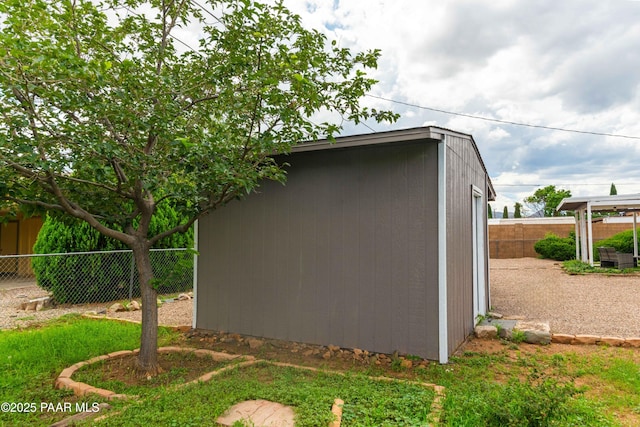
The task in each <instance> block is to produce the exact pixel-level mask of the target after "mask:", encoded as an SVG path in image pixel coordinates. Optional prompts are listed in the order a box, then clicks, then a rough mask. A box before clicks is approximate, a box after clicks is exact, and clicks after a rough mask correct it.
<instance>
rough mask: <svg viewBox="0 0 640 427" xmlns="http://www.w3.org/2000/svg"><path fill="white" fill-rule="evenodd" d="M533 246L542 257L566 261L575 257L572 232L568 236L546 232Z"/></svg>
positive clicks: (574, 241)
mask: <svg viewBox="0 0 640 427" xmlns="http://www.w3.org/2000/svg"><path fill="white" fill-rule="evenodd" d="M533 248H534V249H535V251H536V253H538V254H539V255H540V256H541V257H542V258H548V259H554V260H556V261H566V260H569V259H574V258H575V257H576V240H575V236H574V234H573V233H571V234H570V235H569V237H559V236H557V235H555V234H553V233H548V234H547V235H546V236H545V238H544V239H542V240H538V241H537V242H536V244H535V245H534V246H533Z"/></svg>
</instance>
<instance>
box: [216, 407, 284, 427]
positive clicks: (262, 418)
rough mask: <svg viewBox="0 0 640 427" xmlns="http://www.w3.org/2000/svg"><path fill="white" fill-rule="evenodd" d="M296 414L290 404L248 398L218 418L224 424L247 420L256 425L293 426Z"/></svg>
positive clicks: (267, 426)
mask: <svg viewBox="0 0 640 427" xmlns="http://www.w3.org/2000/svg"><path fill="white" fill-rule="evenodd" d="M294 417H295V414H294V413H293V409H291V407H289V406H285V405H281V404H280V403H276V402H270V401H268V400H247V401H245V402H240V403H238V404H236V405H233V406H232V407H231V408H229V409H228V410H227V412H225V413H224V414H222V415H221V416H220V417H218V419H217V420H216V422H217V423H219V424H222V425H223V426H232V425H233V423H235V422H236V421H246V422H248V423H249V425H251V426H255V427H293V425H294V424H293V419H294Z"/></svg>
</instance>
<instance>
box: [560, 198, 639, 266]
mask: <svg viewBox="0 0 640 427" xmlns="http://www.w3.org/2000/svg"><path fill="white" fill-rule="evenodd" d="M556 210H557V211H575V215H576V258H577V259H579V260H581V261H584V262H588V263H589V264H590V265H593V229H592V226H591V215H592V212H623V213H627V212H631V213H633V256H634V258H636V259H638V229H637V227H638V221H637V215H638V212H640V194H626V195H616V196H599V197H567V198H566V199H562V201H561V202H560V204H559V205H558V207H557V209H556Z"/></svg>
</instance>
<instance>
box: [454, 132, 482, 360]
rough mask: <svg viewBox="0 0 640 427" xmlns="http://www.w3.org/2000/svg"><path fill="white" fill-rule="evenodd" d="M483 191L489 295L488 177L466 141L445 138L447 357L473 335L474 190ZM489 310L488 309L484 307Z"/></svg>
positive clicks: (471, 146) (470, 145)
mask: <svg viewBox="0 0 640 427" xmlns="http://www.w3.org/2000/svg"><path fill="white" fill-rule="evenodd" d="M473 185H475V186H476V187H477V188H479V189H480V190H481V191H482V192H483V199H482V200H483V203H481V206H482V212H483V217H484V223H485V225H484V227H483V229H482V230H481V232H482V233H483V235H484V242H485V245H484V246H485V248H484V250H483V251H482V253H481V255H480V256H481V258H483V259H482V260H481V262H483V263H484V265H485V274H484V277H485V292H486V295H487V301H488V296H489V276H488V274H489V273H488V271H489V268H488V266H489V264H488V256H489V252H488V249H487V248H488V245H487V242H488V235H487V228H486V218H487V212H486V210H487V203H488V201H487V198H488V196H489V189H488V176H487V174H486V172H485V169H484V166H483V165H482V163H481V160H480V158H479V155H478V153H477V152H476V149H475V147H474V145H473V144H472V143H471V141H470V140H469V139H468V138H462V137H456V136H447V317H448V346H449V354H451V353H453V351H455V350H456V348H457V347H458V346H459V345H460V344H461V343H462V342H464V340H465V339H466V338H467V337H468V336H469V335H470V334H471V333H472V332H473V327H474V322H475V319H474V318H473V222H472V221H473V215H472V204H473V203H474V199H473V189H472V186H473ZM487 305H488V303H487ZM485 309H488V306H487V307H485Z"/></svg>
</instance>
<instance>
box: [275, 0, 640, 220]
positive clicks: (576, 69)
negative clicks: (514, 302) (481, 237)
mask: <svg viewBox="0 0 640 427" xmlns="http://www.w3.org/2000/svg"><path fill="white" fill-rule="evenodd" d="M284 4H285V6H287V7H288V8H289V9H290V10H292V11H294V12H295V13H297V14H299V15H300V16H301V17H302V18H303V23H304V24H305V26H307V27H309V28H315V29H317V30H319V31H322V32H324V33H325V34H326V35H327V36H328V38H329V39H330V40H336V41H337V42H338V43H339V45H340V46H343V47H348V48H351V49H354V50H367V49H380V50H381V51H382V57H381V59H380V61H379V64H378V69H377V70H374V71H372V72H370V74H371V75H372V76H373V77H374V78H376V79H377V80H378V81H379V83H378V84H377V85H376V86H375V87H374V88H373V90H372V91H371V93H370V94H371V95H372V96H371V97H367V98H365V99H363V103H364V104H366V105H368V106H371V107H376V108H384V109H391V110H393V111H395V112H397V113H400V114H401V116H402V117H401V119H400V120H399V121H398V122H397V123H394V124H392V125H388V124H378V123H375V121H374V122H367V126H363V125H358V126H354V125H349V124H347V125H346V126H345V131H344V133H343V134H345V135H348V134H361V133H370V132H372V130H375V131H387V130H394V129H406V128H411V127H418V126H429V125H433V126H440V127H445V128H448V129H452V130H455V131H459V132H464V133H469V134H471V135H473V137H474V140H475V141H476V143H477V145H478V148H479V150H480V154H481V156H482V158H483V161H484V163H485V165H486V167H487V170H488V172H489V175H490V177H491V180H492V183H493V185H494V187H495V189H496V191H497V193H498V197H497V199H496V201H495V202H492V207H493V208H494V210H497V211H499V212H502V209H503V207H504V206H508V208H509V210H510V211H513V205H514V203H515V202H523V199H524V198H525V197H527V196H529V195H531V194H533V192H534V191H535V190H536V189H537V188H540V187H544V186H546V185H556V187H558V188H562V189H567V190H570V191H571V193H572V195H573V196H590V195H607V194H609V189H610V186H611V184H612V183H614V184H615V186H616V189H617V191H618V194H632V193H640V1H635V0H604V1H603V0H536V1H525V0H520V1H516V0H437V1H435V0H421V1H418V0H366V1H365V0H284ZM379 98H384V99H386V100H393V101H395V102H391V101H385V100H381V99H379ZM434 110H442V111H446V112H448V113H443V112H438V111H434ZM450 113H455V114H450ZM468 116H478V117H483V118H487V119H495V120H500V121H502V123H501V122H495V121H489V120H482V119H476V118H472V117H468ZM503 122H513V123H520V124H528V125H531V126H518V125H513V124H508V123H503ZM543 127H547V128H549V127H551V128H558V129H567V130H576V131H580V132H567V131H560V130H550V129H545V128H543ZM600 134H610V135H623V136H627V137H633V138H623V137H618V136H605V135H600ZM525 211H526V206H525Z"/></svg>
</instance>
